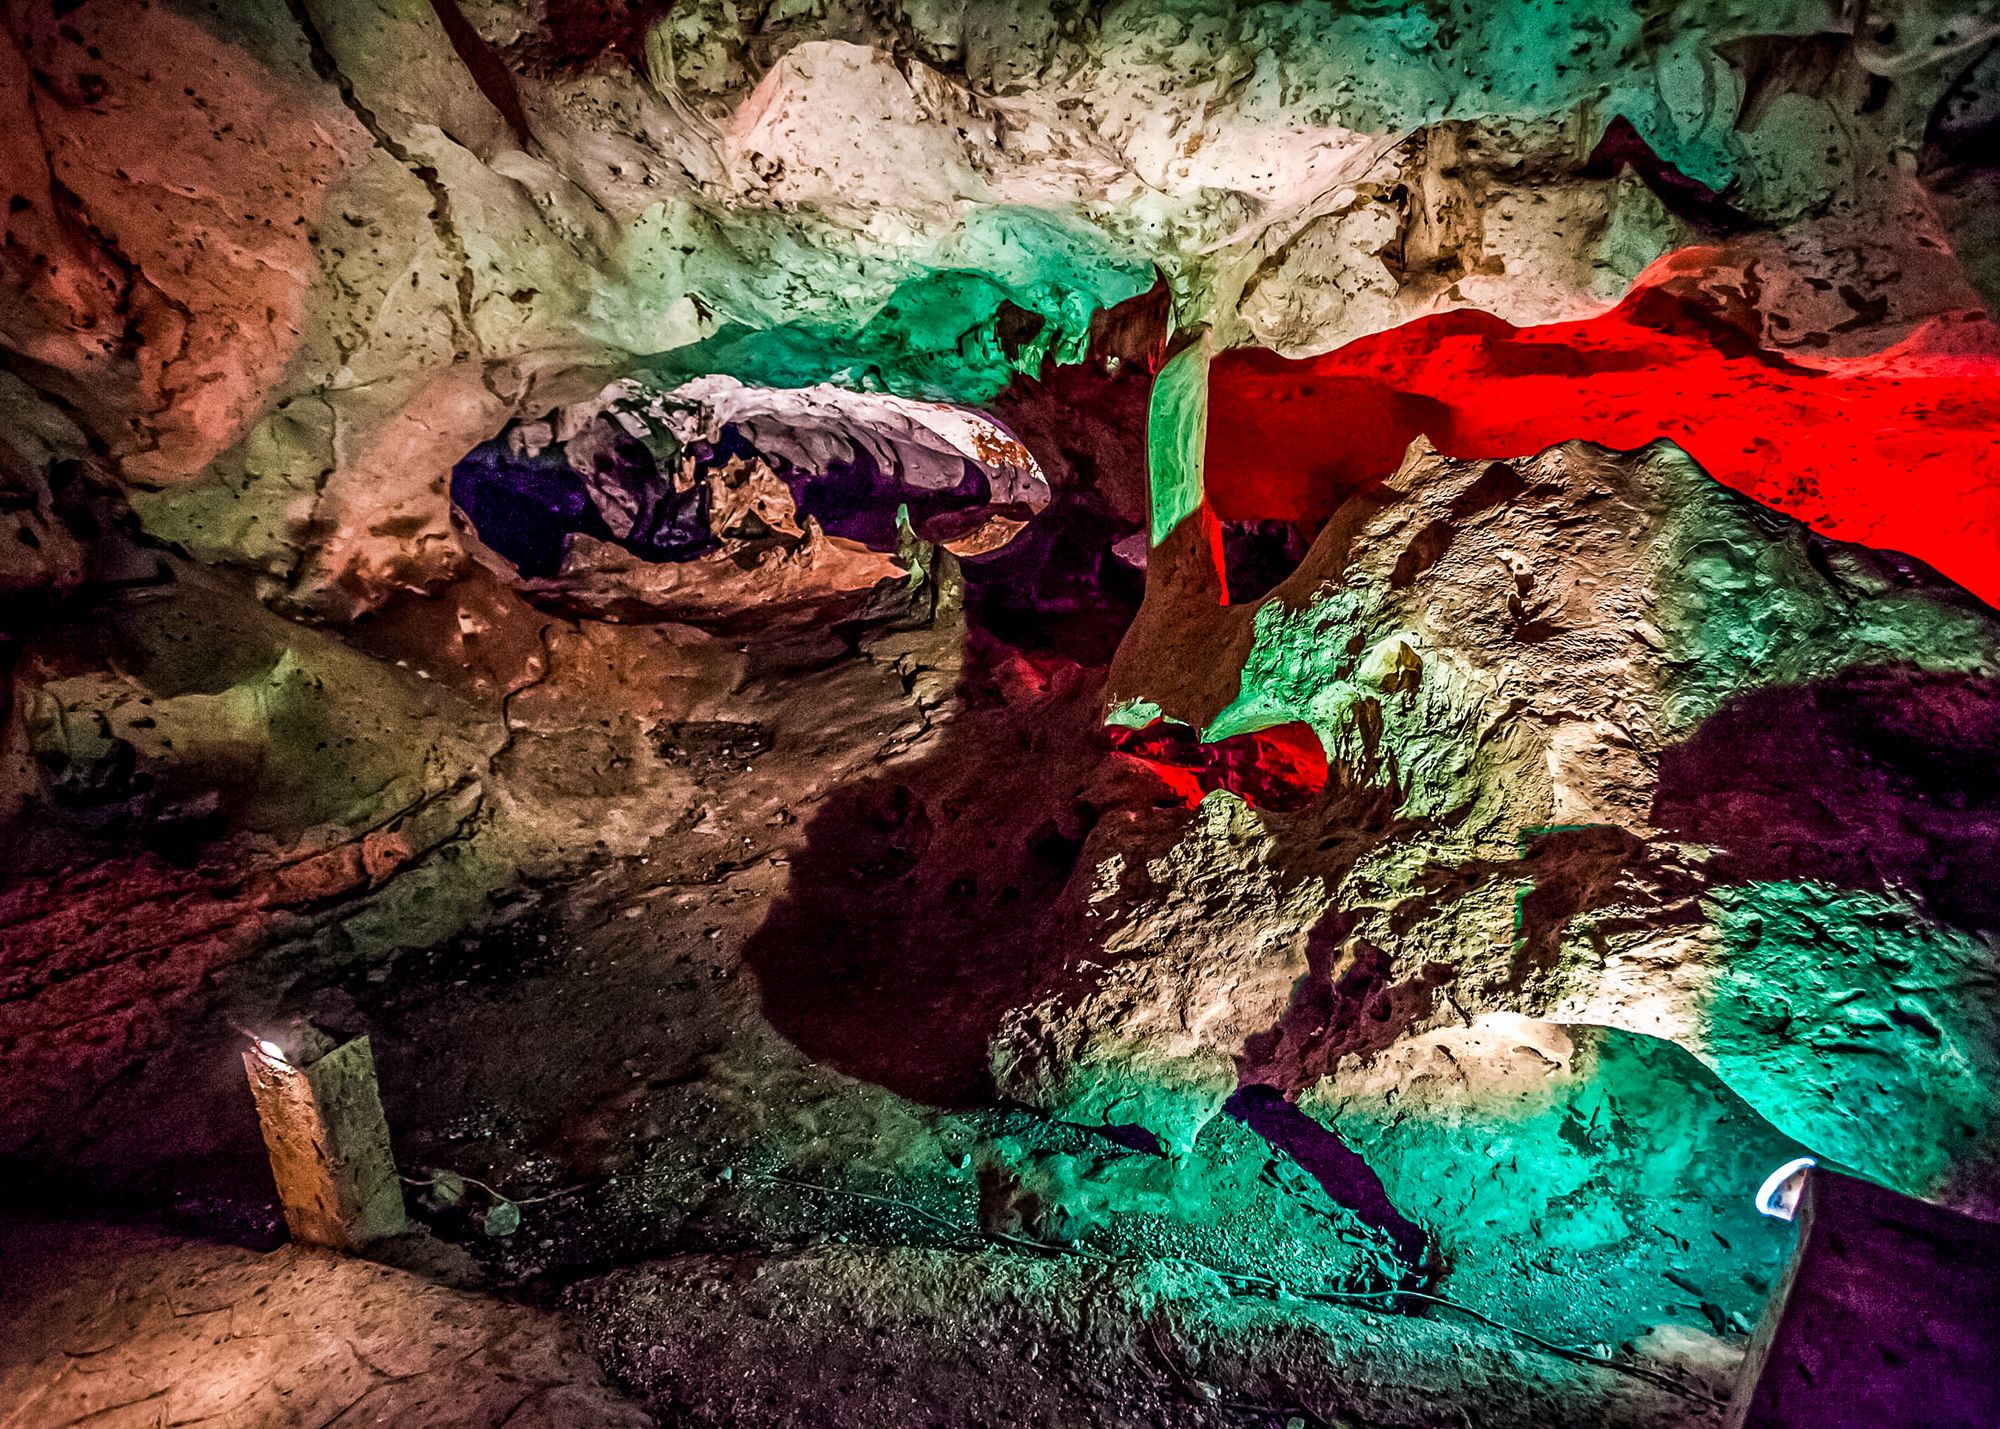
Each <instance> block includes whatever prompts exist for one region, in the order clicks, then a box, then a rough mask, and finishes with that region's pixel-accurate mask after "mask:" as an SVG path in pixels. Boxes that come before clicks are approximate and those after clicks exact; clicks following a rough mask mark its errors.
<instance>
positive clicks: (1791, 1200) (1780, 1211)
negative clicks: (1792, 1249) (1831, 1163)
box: [1756, 1156, 1819, 1221]
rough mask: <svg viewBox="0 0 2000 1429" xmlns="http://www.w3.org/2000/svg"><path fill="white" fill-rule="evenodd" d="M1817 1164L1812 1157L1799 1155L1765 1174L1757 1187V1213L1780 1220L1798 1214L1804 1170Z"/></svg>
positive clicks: (1804, 1177) (1804, 1187) (1804, 1184)
mask: <svg viewBox="0 0 2000 1429" xmlns="http://www.w3.org/2000/svg"><path fill="white" fill-rule="evenodd" d="M1817 1165H1819V1162H1818V1161H1817V1160H1815V1159H1814V1158H1813V1157H1810V1156H1800V1157H1797V1158H1795V1159H1793V1160H1791V1161H1787V1162H1786V1163H1785V1164H1784V1165H1782V1166H1780V1167H1779V1168H1778V1169H1777V1170H1775V1171H1773V1172H1772V1173H1771V1174H1770V1175H1768V1176H1766V1177H1765V1178H1764V1184H1763V1185H1761V1186H1759V1187H1758V1188H1757V1200H1756V1206H1757V1211H1758V1213H1759V1214H1760V1215H1766V1216H1771V1217H1773V1218H1774V1219H1777V1220H1781V1221H1788V1220H1790V1219H1791V1218H1792V1217H1793V1216H1794V1215H1796V1214H1798V1209H1799V1197H1800V1196H1802V1195H1804V1194H1805V1189H1806V1172H1808V1171H1810V1170H1812V1168H1813V1167H1815V1166H1817Z"/></svg>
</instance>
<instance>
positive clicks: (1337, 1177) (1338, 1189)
mask: <svg viewBox="0 0 2000 1429" xmlns="http://www.w3.org/2000/svg"><path fill="white" fill-rule="evenodd" d="M1223 1110H1224V1111H1226V1112H1228V1114H1229V1115H1231V1116H1233V1117H1235V1118H1236V1119H1237V1120H1238V1121H1240V1122H1242V1123H1243V1124H1244V1125H1245V1126H1247V1127H1249V1128H1250V1129H1251V1130H1252V1131H1254V1132H1256V1133H1257V1134H1258V1135H1259V1136H1261V1137H1263V1138H1264V1140H1266V1141H1268V1142H1269V1143H1270V1144H1271V1145H1272V1146H1273V1147H1275V1148H1277V1149H1278V1150H1280V1151H1282V1152H1284V1153H1285V1154H1286V1155H1287V1156H1289V1157H1291V1158H1292V1160H1294V1161H1296V1162H1298V1164H1299V1167H1300V1169H1301V1170H1303V1171H1304V1172H1305V1173H1306V1174H1307V1175H1309V1176H1311V1177H1312V1178H1313V1180H1315V1181H1317V1182H1319V1184H1320V1188H1321V1189H1322V1190H1324V1191H1325V1192H1326V1194H1327V1195H1328V1196H1329V1197H1331V1198H1332V1199H1333V1201H1334V1202H1335V1203H1336V1204H1339V1205H1342V1206H1345V1207H1347V1209H1349V1210H1350V1211H1353V1212H1354V1214H1355V1215H1356V1216H1358V1217H1360V1218H1361V1220H1362V1221H1364V1222H1366V1223H1367V1224H1368V1225H1371V1226H1373V1227H1374V1228H1375V1229H1376V1230H1379V1231H1381V1232H1382V1233H1383V1234H1384V1235H1386V1236H1388V1237H1389V1239H1390V1240H1391V1241H1392V1242H1394V1244H1395V1246H1396V1250H1397V1253H1398V1254H1400V1255H1401V1256H1402V1258H1403V1263H1404V1264H1405V1265H1408V1266H1409V1267H1410V1268H1411V1269H1412V1270H1419V1269H1421V1268H1422V1266H1423V1265H1424V1261H1425V1257H1426V1252H1427V1247H1428V1244H1429V1238H1428V1237H1427V1236H1425V1234H1424V1229H1423V1227H1422V1226H1420V1225H1418V1224H1417V1223H1416V1222H1415V1221H1413V1220H1411V1219H1410V1218H1409V1217H1408V1216H1406V1215H1404V1214H1403V1213H1402V1212H1401V1211H1399V1210H1397V1209H1396V1207H1395V1206H1394V1205H1392V1204H1391V1203H1390V1201H1389V1193H1388V1192H1387V1191H1385V1190H1383V1189H1382V1178H1381V1177H1380V1176H1378V1175H1376V1174H1375V1169H1374V1168H1373V1167H1372V1166H1370V1165H1369V1164H1368V1163H1367V1162H1366V1161H1364V1160H1363V1159H1362V1158H1361V1153H1360V1152H1358V1151H1356V1150H1355V1149H1354V1148H1353V1147H1351V1146H1349V1145H1348V1144H1347V1143H1346V1142H1345V1141H1343V1140H1342V1139H1341V1138H1340V1134H1339V1133H1338V1132H1336V1131H1333V1130H1331V1129H1330V1128H1328V1127H1325V1126H1322V1125H1321V1124H1320V1123H1319V1122H1317V1121H1315V1120H1314V1119H1313V1118H1312V1117H1310V1116H1308V1115H1307V1114H1306V1113H1305V1112H1303V1111H1301V1110H1299V1108H1298V1107H1297V1106H1296V1105H1294V1104H1293V1103H1292V1102H1291V1101H1290V1100H1288V1099H1287V1098H1286V1096H1285V1094H1284V1093H1283V1092H1281V1091H1279V1090H1278V1089H1277V1088H1276V1087H1266V1086H1248V1087H1243V1088H1241V1089H1240V1090H1238V1091H1237V1092H1236V1094H1235V1095H1234V1096H1232V1097H1230V1099H1229V1101H1228V1102H1227V1103H1226V1104H1225V1105H1224V1107H1223Z"/></svg>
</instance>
